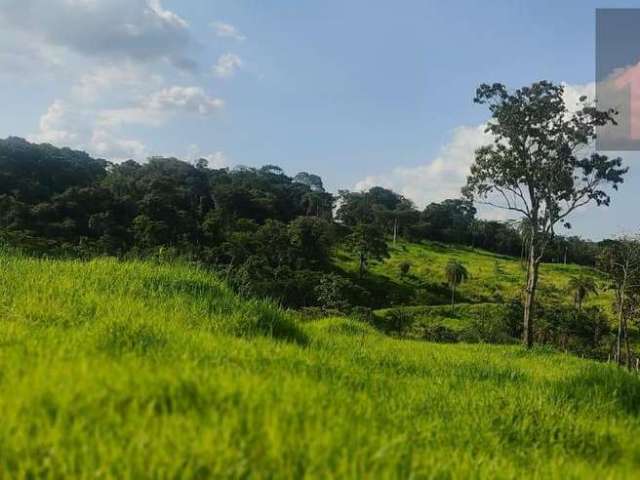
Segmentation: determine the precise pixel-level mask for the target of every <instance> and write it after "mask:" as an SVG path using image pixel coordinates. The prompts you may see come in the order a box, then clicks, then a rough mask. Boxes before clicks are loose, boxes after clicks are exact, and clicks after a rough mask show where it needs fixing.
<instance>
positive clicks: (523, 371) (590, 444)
mask: <svg viewBox="0 0 640 480" xmlns="http://www.w3.org/2000/svg"><path fill="white" fill-rule="evenodd" d="M407 248H410V247H407ZM392 260H393V259H392ZM492 261H493V260H488V263H487V265H488V267H487V268H489V267H490V266H491V262H492ZM509 265H510V264H509ZM376 268H384V267H383V266H378V267H376ZM425 268H426V267H425ZM0 273H1V276H0V326H1V328H0V369H1V370H0V389H1V390H0V391H1V392H2V395H0V411H2V412H3V414H2V422H0V452H2V453H1V454H0V471H2V472H8V474H9V476H11V477H15V478H43V477H45V478H70V477H105V478H108V477H112V478H140V477H151V478H209V477H227V478H238V477H252V478H275V477H277V478H302V477H308V478H328V477H329V478H364V477H369V478H407V477H411V476H413V477H416V478H469V477H474V478H523V477H536V478H633V477H634V476H635V475H636V474H637V471H638V469H639V468H640V458H639V457H638V453H637V452H638V451H640V440H639V439H640V435H639V434H640V420H639V417H638V415H639V413H640V380H638V378H637V377H635V376H633V375H631V374H628V373H626V372H624V371H622V370H620V369H618V368H616V367H613V366H611V365H606V364H600V363H596V362H592V361H587V360H582V359H579V358H575V357H572V356H569V355H563V354H558V353H553V352H552V351H547V350H540V349H538V350H533V351H530V352H527V351H525V350H523V349H521V348H520V347H518V346H488V345H462V344H459V345H443V344H434V343H427V342H416V341H408V340H397V339H393V338H389V337H386V336H384V335H382V334H380V333H378V332H377V331H375V330H373V329H372V328H371V327H369V326H367V325H365V324H363V323H360V322H356V321H353V320H348V319H343V318H327V319H322V320H316V321H310V322H301V321H300V320H298V318H297V317H296V315H295V314H294V313H291V312H288V311H285V310H282V309H280V308H278V307H276V306H274V305H273V304H271V303H269V302H262V301H247V300H244V299H241V298H238V297H237V296H235V295H234V294H233V293H232V292H231V291H230V290H228V289H227V287H226V286H225V285H223V284H221V283H220V282H219V281H217V280H216V279H214V278H213V277H212V276H210V275H209V274H208V273H207V272H205V271H203V270H198V269H195V268H192V267H188V266H183V265H168V264H155V263H150V262H117V261H115V260H109V259H104V260H93V261H89V262H80V261H54V260H34V259H28V258H24V257H19V256H14V255H9V254H6V253H4V254H0ZM468 288H469V290H467V291H466V292H465V294H466V295H467V296H471V295H472V294H475V293H474V291H473V290H471V289H472V287H471V286H469V287H468ZM477 291H481V289H480V287H478V288H477Z"/></svg>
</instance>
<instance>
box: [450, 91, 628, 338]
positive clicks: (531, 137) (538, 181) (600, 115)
mask: <svg viewBox="0 0 640 480" xmlns="http://www.w3.org/2000/svg"><path fill="white" fill-rule="evenodd" d="M475 102H476V103H480V104H487V105H488V106H489V110H490V112H491V119H490V120H489V122H488V124H487V132H489V133H491V134H492V136H493V144H492V145H487V146H484V147H481V148H480V149H478V150H477V151H476V155H475V162H474V164H473V165H472V166H471V174H470V175H469V177H468V179H467V185H466V187H465V188H464V189H463V193H464V194H465V195H466V196H467V197H468V198H470V199H474V200H477V201H479V202H480V203H484V204H487V205H492V206H495V207H498V208H502V209H505V210H510V211H512V212H516V213H518V214H520V215H521V216H522V218H523V219H524V220H526V226H527V228H528V230H529V233H528V235H527V237H526V242H527V248H528V252H527V255H526V258H527V276H526V288H525V303H524V318H523V326H524V328H523V336H522V341H523V343H524V345H526V346H527V347H531V345H532V344H533V320H534V319H533V306H534V300H535V294H536V288H537V285H538V273H539V267H540V263H541V262H542V258H543V256H544V252H545V248H546V246H547V244H548V242H549V241H550V240H551V239H552V238H553V236H554V233H555V228H556V227H557V226H558V225H564V226H565V227H567V228H568V227H570V224H569V223H568V222H567V217H568V216H569V215H570V214H571V213H572V212H573V211H575V210H576V209H578V208H580V207H583V206H585V205H587V204H588V203H595V204H596V205H598V206H600V205H604V206H607V205H609V202H610V198H609V195H608V193H607V192H606V191H605V188H606V187H607V186H611V187H613V188H614V189H616V188H617V187H618V185H619V184H620V183H622V180H623V175H624V174H625V173H626V172H627V169H625V168H621V165H622V160H621V159H620V158H615V159H609V158H608V157H606V156H604V155H600V154H598V153H591V154H588V153H587V151H588V150H589V147H590V145H591V144H592V142H593V140H594V139H595V134H596V127H599V126H603V125H607V124H608V123H615V121H614V118H613V116H614V114H615V112H614V111H612V110H609V111H600V110H597V109H596V108H595V107H594V106H591V105H588V104H587V103H585V102H586V97H581V98H580V103H581V105H579V106H578V110H577V111H575V112H572V111H571V110H570V109H569V108H567V106H566V105H565V101H564V88H563V87H562V86H560V85H554V84H552V83H550V82H546V81H542V82H537V83H534V84H532V85H531V86H530V87H523V88H520V89H518V90H515V91H514V92H510V91H508V90H507V88H506V87H505V86H504V85H502V84H499V83H495V84H493V85H486V84H484V85H481V86H480V87H479V88H478V90H477V91H476V97H475Z"/></svg>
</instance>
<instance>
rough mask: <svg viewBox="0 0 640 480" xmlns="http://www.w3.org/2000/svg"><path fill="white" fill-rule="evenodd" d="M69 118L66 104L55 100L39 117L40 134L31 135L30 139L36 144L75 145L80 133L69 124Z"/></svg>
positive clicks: (71, 123)
mask: <svg viewBox="0 0 640 480" xmlns="http://www.w3.org/2000/svg"><path fill="white" fill-rule="evenodd" d="M70 118H71V113H70V112H69V109H68V106H67V104H65V102H64V101H62V100H55V101H54V102H53V103H52V104H51V105H50V106H49V108H48V109H47V111H46V112H45V113H44V114H43V115H42V116H41V117H40V132H39V133H38V134H36V135H33V136H32V137H31V139H32V140H33V141H36V142H44V143H54V144H58V145H74V144H76V143H77V142H78V139H79V137H80V132H78V131H77V129H75V128H74V127H73V123H74V122H71V121H70ZM78 124H81V123H80V122H79V123H78Z"/></svg>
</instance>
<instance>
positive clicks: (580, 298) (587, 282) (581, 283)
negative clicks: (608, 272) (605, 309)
mask: <svg viewBox="0 0 640 480" xmlns="http://www.w3.org/2000/svg"><path fill="white" fill-rule="evenodd" d="M569 290H570V291H571V292H573V295H574V300H575V306H576V308H577V309H578V310H582V302H584V300H585V299H586V298H587V297H588V296H589V295H590V294H593V295H597V294H598V286H597V285H596V282H595V280H594V279H593V278H591V277H587V276H585V275H581V276H579V277H571V279H569Z"/></svg>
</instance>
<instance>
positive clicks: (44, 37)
mask: <svg viewBox="0 0 640 480" xmlns="http://www.w3.org/2000/svg"><path fill="white" fill-rule="evenodd" d="M0 25H1V26H2V28H3V30H4V31H5V32H6V31H7V30H12V31H16V32H19V33H23V34H26V35H28V36H30V37H31V38H32V39H33V41H37V42H39V43H40V44H42V45H50V46H57V47H64V48H66V49H69V50H70V51H73V52H76V53H79V54H81V55H85V56H89V57H98V58H108V59H129V60H134V61H139V62H149V61H156V60H160V59H164V60H168V61H170V62H171V63H172V64H174V65H176V66H179V67H181V68H190V67H193V66H194V62H193V61H192V60H191V59H190V58H189V57H188V55H187V48H188V46H189V45H190V43H191V34H190V31H189V26H188V24H187V22H186V21H185V20H183V19H182V18H180V17H179V16H178V15H176V14H175V13H173V12H171V11H169V10H166V9H164V8H163V7H162V4H161V3H160V0H3V1H2V2H1V3H0Z"/></svg>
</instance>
